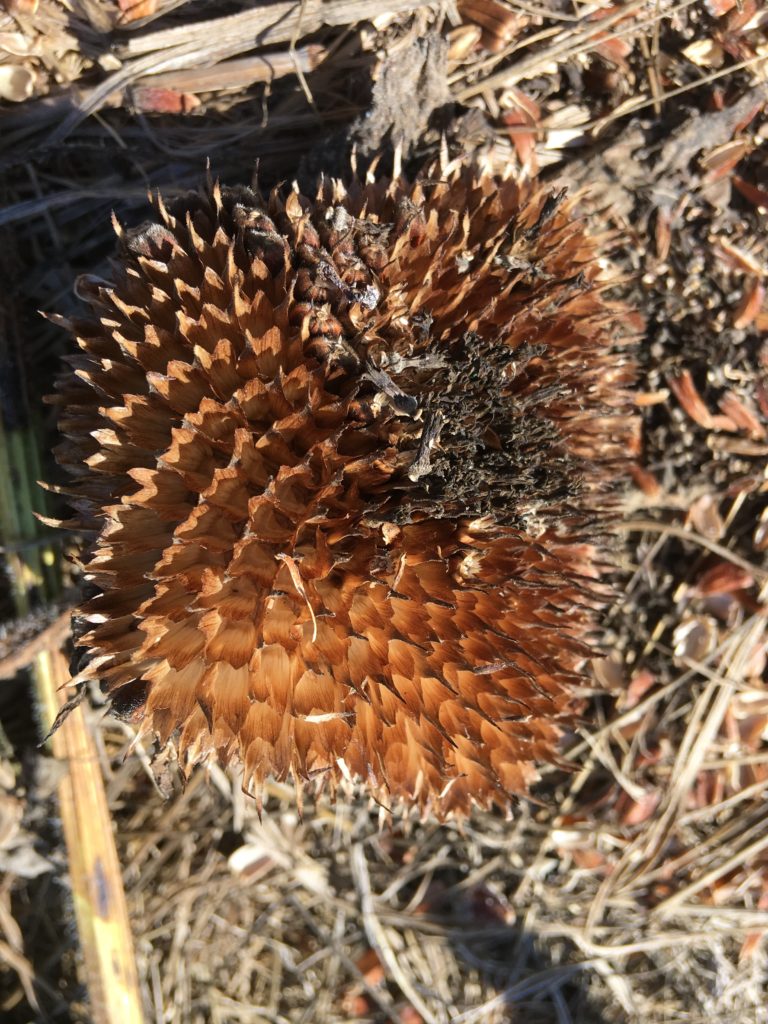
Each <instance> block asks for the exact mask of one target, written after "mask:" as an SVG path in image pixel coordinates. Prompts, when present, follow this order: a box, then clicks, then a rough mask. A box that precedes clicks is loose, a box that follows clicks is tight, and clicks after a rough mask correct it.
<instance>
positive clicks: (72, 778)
mask: <svg viewBox="0 0 768 1024" xmlns="http://www.w3.org/2000/svg"><path fill="white" fill-rule="evenodd" d="M35 674H36V676H37V684H38V695H39V698H40V703H41V710H42V712H43V717H44V726H45V727H46V728H47V727H50V725H51V724H52V723H53V721H54V719H55V717H56V715H57V714H58V712H59V709H60V708H61V706H62V704H63V703H64V701H65V700H66V692H65V690H63V689H61V687H62V686H63V685H64V684H66V682H67V681H68V679H69V672H68V669H67V665H66V661H65V659H64V656H63V655H62V653H61V651H57V650H52V651H47V652H45V653H43V654H40V655H38V657H37V659H36V662H35ZM52 748H53V754H54V757H56V758H57V759H58V760H60V761H62V762H64V764H65V765H66V768H67V771H66V774H65V775H64V778H63V779H62V781H61V783H60V785H59V805H60V811H61V822H62V829H63V832H64V839H65V842H66V844H67V852H68V855H69V875H70V881H71V886H72V898H73V902H74V906H75V915H76V917H77V929H78V933H79V936H80V946H81V948H82V951H83V960H84V963H85V971H86V982H87V986H88V992H89V994H90V1001H91V1012H92V1018H91V1019H92V1021H93V1024H143V1021H144V1015H143V1012H142V1003H141V993H140V990H139V981H138V974H137V970H136V958H135V954H134V947H133V935H132V933H131V926H130V921H129V918H128V907H127V904H126V900H125V891H124V889H123V880H122V873H121V870H120V862H119V860H118V858H117V850H116V848H115V838H114V834H113V831H112V818H111V815H110V813H109V807H108V805H107V797H106V793H105V791H104V779H103V776H102V773H101V766H100V764H99V759H98V754H97V751H96V746H95V744H94V741H93V737H92V736H91V733H90V732H89V730H88V725H87V723H86V720H85V716H84V713H83V708H82V707H79V708H76V709H75V710H74V711H73V712H72V713H71V714H70V715H69V716H68V717H67V718H66V720H65V721H64V722H63V724H62V725H61V726H60V728H59V729H58V730H57V732H56V733H54V735H53V738H52Z"/></svg>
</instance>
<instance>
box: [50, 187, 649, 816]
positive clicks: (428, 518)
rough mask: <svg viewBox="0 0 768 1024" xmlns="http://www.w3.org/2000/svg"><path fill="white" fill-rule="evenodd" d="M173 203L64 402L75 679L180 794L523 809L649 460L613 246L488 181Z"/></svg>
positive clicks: (97, 313)
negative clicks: (224, 788)
mask: <svg viewBox="0 0 768 1024" xmlns="http://www.w3.org/2000/svg"><path fill="white" fill-rule="evenodd" d="M155 205H156V210H157V217H158V222H157V223H156V224H151V225H145V226H144V227H142V228H141V229H139V230H137V231H132V232H124V231H122V230H121V229H118V234H119V235H120V249H121V251H120V257H119V259H118V261H117V262H116V264H115V266H114V278H113V281H112V282H105V281H96V280H93V279H87V280H84V281H81V284H80V291H81V294H82V297H84V298H85V299H86V300H87V302H88V303H89V305H90V307H91V309H92V311H93V315H92V317H91V318H90V319H87V320H77V321H75V322H74V323H73V324H72V330H73V332H74V334H75V336H76V338H77V342H78V345H79V347H80V350H81V354H79V355H77V356H74V357H72V358H71V359H70V364H71V366H72V373H71V374H70V375H68V376H67V378H66V379H65V380H63V381H62V382H61V385H60V393H59V397H58V399H57V401H58V402H59V403H60V404H61V407H62V408H61V429H62V432H63V434H64V435H65V437H66V440H65V441H64V443H63V444H62V445H61V446H60V448H59V450H58V457H59V460H60V462H61V463H62V464H63V465H65V466H66V467H67V469H68V470H69V471H70V473H71V474H72V477H73V478H74V482H73V484H72V489H71V492H70V495H71V497H70V501H71V504H72V505H73V506H74V507H75V509H76V510H77V519H76V520H74V521H72V525H76V526H77V527H78V528H79V529H82V530H84V531H90V532H91V534H92V538H93V540H92V546H91V548H90V551H89V555H88V559H87V562H86V565H85V579H86V581H87V583H88V585H89V588H90V594H89V595H86V596H87V600H85V601H84V603H83V604H82V605H81V607H80V608H79V610H78V613H77V625H78V627H79V628H78V631H79V633H80V636H79V644H80V645H81V647H83V648H84V649H85V655H84V666H85V667H84V670H83V677H84V678H92V679H97V680H98V681H99V682H100V684H101V686H102V688H103V689H104V691H105V692H106V693H107V694H108V695H109V697H110V700H111V703H112V707H113V709H114V711H115V712H116V713H117V714H118V715H121V716H123V717H125V718H128V719H130V720H131V721H133V722H135V723H138V724H139V725H140V729H141V733H142V734H147V735H154V736H156V737H157V738H158V739H159V742H160V743H161V744H166V743H168V742H171V741H173V742H174V743H175V744H176V748H177V751H178V756H179V762H180V765H181V767H182V770H183V771H187V770H188V769H190V768H191V766H193V765H194V764H196V763H199V762H206V761H208V760H210V759H218V760H220V761H221V762H224V763H226V762H231V761H233V760H236V759H237V760H240V761H241V762H242V765H243V768H244V774H245V781H246V785H247V786H248V787H249V788H250V789H252V790H254V791H256V792H257V793H258V792H260V790H261V785H262V782H263V780H264V778H265V777H267V776H270V775H274V776H276V777H277V778H281V779H282V778H285V777H286V776H288V775H291V774H292V775H293V776H294V778H295V779H296V780H297V781H299V782H300V781H301V780H305V779H315V778H317V779H325V780H327V781H328V782H329V784H330V785H331V786H334V785H335V784H336V783H338V782H339V781H340V780H341V779H342V778H344V777H354V776H357V777H360V778H362V779H364V780H366V782H367V784H368V786H369V788H370V790H371V792H372V793H373V794H375V795H376V796H377V797H378V798H379V799H384V800H386V801H387V802H391V801H393V800H395V801H397V800H403V801H405V802H406V803H416V804H418V805H420V806H421V807H422V808H424V809H427V808H431V809H432V810H434V811H435V812H436V813H438V814H441V815H443V814H446V813H448V812H450V811H460V812H463V811H466V810H468V809H469V807H470V806H471V804H472V803H477V804H479V805H482V806H487V805H489V804H491V803H496V804H498V805H501V806H505V805H508V804H509V802H510V800H511V798H512V797H513V796H514V795H515V794H520V793H524V792H525V791H526V789H527V787H528V786H529V784H530V783H531V782H532V781H533V780H535V778H536V765H537V764H541V763H544V762H552V761H555V760H556V758H557V744H558V737H559V734H560V729H561V725H562V723H564V722H565V723H567V722H568V720H569V718H571V717H572V716H573V714H574V712H575V710H576V708H577V707H578V700H577V698H576V696H575V694H576V692H577V690H578V687H579V685H580V684H581V683H582V682H583V671H584V665H585V662H586V659H588V658H589V657H590V655H591V654H592V653H594V648H593V642H594V635H595V628H596V619H597V612H598V610H599V608H600V607H601V605H602V604H603V603H604V602H605V599H606V592H607V588H606V586H605V584H604V583H601V582H600V576H601V574H603V573H604V572H605V569H606V567H607V565H608V564H609V561H610V559H609V558H608V557H607V553H606V546H605V535H606V533H607V532H608V531H607V528H606V523H607V520H608V518H609V517H610V515H611V510H612V508H613V507H614V505H615V495H616V493H617V490H618V489H619V488H620V487H621V486H622V485H623V482H624V480H625V478H626V473H627V468H628V466H629V464H630V462H631V460H632V458H633V456H634V455H635V453H636V451H637V436H638V424H637V420H636V419H635V418H634V416H633V414H632V407H631V400H630V395H629V390H628V389H629V387H630V385H631V381H632V364H631V358H630V356H628V354H627V344H628V342H630V341H631V340H632V330H631V328H630V327H628V326H627V323H626V318H625V314H624V313H623V311H622V310H621V309H620V308H618V307H616V306H614V305H612V304H611V303H610V302H609V301H608V300H607V299H606V298H605V297H604V291H605V289H606V285H607V283H609V279H608V278H607V276H606V274H605V271H604V270H601V267H600V265H599V261H598V256H599V254H600V251H601V245H602V244H603V241H604V240H603V241H601V240H600V239H595V238H590V237H589V236H588V235H587V234H586V233H585V229H584V226H583V224H581V223H580V222H579V221H578V220H576V219H574V213H573V209H572V201H570V200H568V199H565V198H564V197H563V196H562V195H558V196H552V195H547V194H545V193H543V192H541V191H539V192H535V191H534V192H531V191H530V190H529V189H528V188H527V187H525V186H520V185H519V184H517V183H515V182H513V181H511V180H498V179H494V178H491V177H490V176H485V175H484V174H482V173H481V172H479V171H476V170H467V169H454V170H452V171H450V172H449V173H448V174H447V175H446V176H445V177H444V178H442V179H441V180H430V181H426V180H425V181H421V182H416V183H415V184H413V183H411V184H408V183H406V182H404V181H403V180H402V179H398V180H396V181H392V182H389V181H379V180H372V179H369V180H366V181H365V182H364V183H362V182H353V183H352V184H351V185H349V186H346V187H344V186H342V185H341V184H340V183H339V182H335V181H334V182H331V181H323V182H322V183H321V185H320V187H319V189H318V193H317V196H316V197H315V199H313V200H311V199H307V198H305V197H304V196H302V195H300V194H299V193H298V191H296V190H293V191H289V192H287V194H286V192H285V191H280V190H276V191H275V192H273V193H272V194H271V196H270V197H269V199H268V200H266V201H265V200H263V199H262V198H261V197H260V196H259V195H257V194H256V193H254V192H252V191H251V190H249V189H246V188H233V189H223V188H219V186H218V185H215V186H212V187H209V188H208V189H207V190H206V191H205V192H204V193H202V194H197V193H195V194H190V195H187V196H185V197H183V198H181V199H179V200H177V201H175V202H174V203H173V204H171V205H170V206H169V207H166V206H165V205H164V204H163V202H162V200H161V199H160V198H158V199H157V201H156V204H155Z"/></svg>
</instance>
